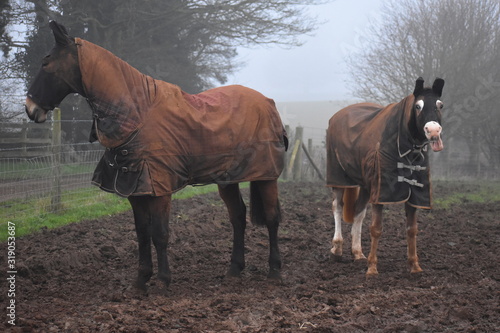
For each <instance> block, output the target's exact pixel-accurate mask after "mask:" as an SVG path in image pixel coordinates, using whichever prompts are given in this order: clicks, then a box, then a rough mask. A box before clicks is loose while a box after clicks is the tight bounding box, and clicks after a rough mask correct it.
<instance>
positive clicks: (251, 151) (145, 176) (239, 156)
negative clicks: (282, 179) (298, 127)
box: [76, 38, 287, 197]
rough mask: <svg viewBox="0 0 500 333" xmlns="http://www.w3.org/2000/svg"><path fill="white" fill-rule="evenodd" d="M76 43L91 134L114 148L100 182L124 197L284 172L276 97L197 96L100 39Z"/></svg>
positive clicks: (217, 92)
mask: <svg viewBox="0 0 500 333" xmlns="http://www.w3.org/2000/svg"><path fill="white" fill-rule="evenodd" d="M76 43H77V44H78V58H79V65H80V71H81V75H82V82H83V86H84V89H85V91H86V95H87V96H91V97H90V98H88V102H89V104H90V106H91V108H92V111H93V117H94V124H93V131H92V134H91V140H96V139H98V140H99V141H100V142H101V143H102V144H103V145H104V146H105V147H106V148H107V149H106V151H105V153H104V156H103V157H102V159H101V160H100V162H99V164H98V165H97V168H96V170H95V172H94V176H93V179H92V182H93V184H95V185H97V186H99V187H100V188H101V189H103V190H105V191H109V192H114V193H116V194H118V195H121V196H125V197H126V196H129V195H153V196H161V195H166V194H171V193H173V192H175V191H178V190H179V189H181V188H183V187H184V186H186V185H188V184H207V183H217V184H230V183H239V182H242V181H251V180H252V181H253V180H274V179H277V178H278V177H279V175H280V174H281V171H282V169H283V157H284V152H285V149H286V144H287V139H286V133H285V131H284V128H283V125H282V123H281V120H280V117H279V113H278V111H277V110H276V107H275V104H274V102H273V101H272V100H271V99H268V98H266V97H264V96H263V95H262V94H260V93H258V92H256V91H254V90H252V89H249V88H245V87H242V86H227V87H221V88H216V89H211V90H208V91H206V92H203V93H200V94H197V95H190V94H187V93H185V92H183V91H182V90H181V89H180V88H179V87H178V86H176V85H173V84H170V83H167V82H164V81H160V80H155V79H153V78H151V77H149V76H147V75H144V74H142V73H140V72H139V71H137V70H136V69H135V68H133V67H131V66H130V65H128V64H127V63H126V62H124V61H122V60H120V59H119V58H117V57H116V56H114V55H113V54H112V53H110V52H109V51H107V50H105V49H103V48H101V47H99V46H97V45H95V44H92V43H89V42H86V41H84V40H82V39H79V38H76ZM103 73H104V74H105V75H103ZM124 92H126V93H124Z"/></svg>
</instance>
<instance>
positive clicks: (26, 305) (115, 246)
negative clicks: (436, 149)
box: [0, 183, 500, 332]
mask: <svg viewBox="0 0 500 333" xmlns="http://www.w3.org/2000/svg"><path fill="white" fill-rule="evenodd" d="M280 186H281V187H280V190H281V203H282V208H283V211H284V214H285V215H284V221H283V223H282V227H281V229H280V240H281V252H282V255H283V263H284V267H283V276H284V282H283V284H282V285H277V284H275V283H272V282H269V281H267V280H266V273H267V232H265V229H262V228H257V227H254V226H252V225H249V226H248V229H247V244H246V246H247V257H246V260H247V268H246V269H245V271H244V274H243V277H242V278H241V280H230V281H227V280H225V279H224V274H225V270H226V268H227V265H228V260H229V255H230V250H231V227H230V224H229V222H228V221H227V217H226V211H225V208H224V207H223V205H222V202H221V200H220V199H219V198H218V196H217V195H216V194H210V195H205V196H200V197H197V198H193V199H189V200H179V201H175V202H174V203H173V209H172V211H173V213H172V218H171V225H170V226H171V236H170V240H171V245H170V254H169V257H170V262H171V268H172V271H173V282H172V285H171V286H170V287H169V288H168V289H167V290H163V289H162V288H161V285H160V283H159V282H158V281H157V280H156V278H155V277H153V279H152V281H151V286H150V289H149V295H148V296H139V295H137V294H136V293H135V292H134V290H133V289H131V288H130V286H131V285H132V282H133V280H134V278H135V276H136V267H137V244H136V241H135V232H134V229H133V219H132V214H131V213H124V214H121V215H117V216H113V217H107V218H103V219H99V220H93V221H85V222H82V223H78V224H74V225H70V226H67V227H64V228H60V229H57V230H52V231H44V232H42V233H38V234H36V235H32V236H28V237H24V238H22V239H18V240H17V244H16V245H17V269H18V274H17V279H16V315H17V318H16V323H17V325H16V327H15V328H14V329H12V328H11V327H10V326H9V325H7V324H6V327H9V329H12V331H19V332H32V331H33V332H160V331H163V332H365V331H367V332H498V331H500V268H499V264H500V262H499V259H498V255H499V254H500V203H496V204H471V203H465V204H464V205H462V206H456V207H453V208H451V209H449V210H446V211H445V210H439V209H437V210H433V211H431V212H422V211H421V212H420V215H419V228H420V234H419V239H418V250H419V256H420V263H421V266H422V268H423V269H424V273H422V274H418V275H416V276H412V275H410V274H409V273H407V267H406V240H405V230H404V223H403V220H404V212H403V209H402V206H400V205H394V206H388V209H387V210H386V211H385V213H384V214H385V220H384V221H385V223H384V232H383V235H382V239H381V241H380V247H379V272H380V274H379V276H378V277H376V278H370V279H366V277H365V269H366V267H365V266H366V263H354V262H353V261H352V257H351V255H350V251H349V246H350V237H349V234H348V228H344V237H345V244H344V253H345V254H344V260H343V261H342V262H335V261H334V260H333V258H332V257H331V256H330V254H329V250H330V241H331V238H332V236H333V225H332V221H333V219H332V216H331V211H330V206H331V203H330V193H329V190H327V189H326V188H325V187H324V186H323V185H322V184H310V183H303V184H296V183H295V184H294V183H284V184H280ZM467 190H468V189H467V188H465V187H460V186H457V185H455V186H454V187H453V188H449V187H447V186H444V185H440V186H435V191H434V192H435V193H434V196H435V197H437V196H439V195H440V194H443V193H446V192H447V191H462V192H463V191H467ZM369 215H370V214H368V217H367V219H369ZM367 226H368V222H367V221H366V223H365V227H364V229H363V247H364V251H365V254H366V255H367V254H368V246H369V233H368V227H367ZM2 247H3V248H4V249H5V248H6V244H5V243H4V244H3V245H2ZM0 263H1V267H3V269H2V274H3V275H2V276H3V277H2V280H3V281H5V277H4V276H5V272H6V269H5V267H7V263H6V256H5V255H2V257H1V259H0ZM4 286H5V284H4ZM0 301H1V304H2V308H3V309H4V311H6V310H5V307H6V304H7V303H6V302H7V301H8V298H7V292H6V291H5V290H4V289H2V292H1V294H0ZM3 317H4V318H5V314H3Z"/></svg>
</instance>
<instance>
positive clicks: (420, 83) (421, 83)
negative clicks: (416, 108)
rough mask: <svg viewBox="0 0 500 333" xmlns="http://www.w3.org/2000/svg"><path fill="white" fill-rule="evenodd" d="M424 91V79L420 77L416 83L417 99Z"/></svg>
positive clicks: (414, 93) (414, 92) (415, 93)
mask: <svg viewBox="0 0 500 333" xmlns="http://www.w3.org/2000/svg"><path fill="white" fill-rule="evenodd" d="M422 90H424V79H422V78H421V77H419V78H418V79H417V81H416V82H415V90H413V95H414V96H415V97H417V96H418V95H420V93H421V92H422Z"/></svg>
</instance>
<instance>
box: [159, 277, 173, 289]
mask: <svg viewBox="0 0 500 333" xmlns="http://www.w3.org/2000/svg"><path fill="white" fill-rule="evenodd" d="M158 280H160V281H161V282H163V284H164V285H165V288H168V286H170V282H172V277H171V276H170V274H158Z"/></svg>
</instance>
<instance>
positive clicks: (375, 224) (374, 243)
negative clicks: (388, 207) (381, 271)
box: [366, 204, 384, 275]
mask: <svg viewBox="0 0 500 333" xmlns="http://www.w3.org/2000/svg"><path fill="white" fill-rule="evenodd" d="M383 207H384V206H383V205H378V204H372V224H371V225H370V237H371V248H370V254H369V255H368V271H367V272H366V275H376V274H378V271H377V248H378V241H379V239H380V236H381V235H382V209H383Z"/></svg>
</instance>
